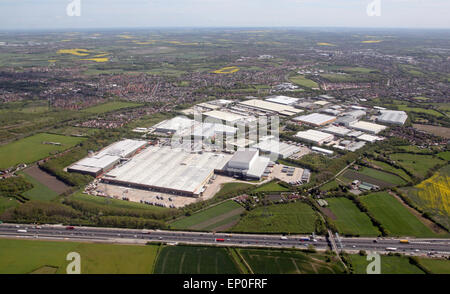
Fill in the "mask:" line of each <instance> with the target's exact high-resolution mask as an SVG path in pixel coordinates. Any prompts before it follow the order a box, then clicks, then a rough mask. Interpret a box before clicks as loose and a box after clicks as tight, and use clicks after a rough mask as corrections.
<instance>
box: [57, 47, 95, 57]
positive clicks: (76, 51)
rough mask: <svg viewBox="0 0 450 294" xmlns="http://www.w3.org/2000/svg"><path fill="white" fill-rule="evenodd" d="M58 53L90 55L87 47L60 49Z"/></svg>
mask: <svg viewBox="0 0 450 294" xmlns="http://www.w3.org/2000/svg"><path fill="white" fill-rule="evenodd" d="M57 53H58V54H72V55H76V56H87V55H89V50H87V49H78V48H76V49H60V50H58V52H57Z"/></svg>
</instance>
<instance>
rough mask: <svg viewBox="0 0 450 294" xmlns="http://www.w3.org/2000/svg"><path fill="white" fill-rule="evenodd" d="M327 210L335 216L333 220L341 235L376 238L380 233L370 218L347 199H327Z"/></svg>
mask: <svg viewBox="0 0 450 294" xmlns="http://www.w3.org/2000/svg"><path fill="white" fill-rule="evenodd" d="M327 202H328V204H329V206H328V208H329V209H330V210H331V211H332V212H333V214H334V215H335V216H336V219H333V221H334V223H335V224H336V226H337V228H338V230H339V232H340V233H341V234H344V235H345V234H349V235H359V236H378V235H379V234H380V232H379V231H378V229H377V228H376V227H375V226H374V225H373V224H372V222H371V221H370V218H369V217H368V216H367V215H366V214H365V213H363V212H361V211H360V210H359V209H358V207H357V206H356V205H355V204H354V203H353V202H352V201H351V200H349V199H347V198H327Z"/></svg>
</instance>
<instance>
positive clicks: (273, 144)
mask: <svg viewBox="0 0 450 294" xmlns="http://www.w3.org/2000/svg"><path fill="white" fill-rule="evenodd" d="M252 148H256V149H258V150H259V151H260V152H261V153H264V154H269V153H270V154H271V155H272V156H275V157H277V158H288V157H289V156H292V155H293V154H295V153H297V152H299V151H300V150H301V148H300V147H298V146H295V145H291V144H287V143H284V142H280V141H278V140H276V139H274V138H273V136H268V137H266V138H263V139H261V140H260V142H259V143H258V144H255V145H253V146H252Z"/></svg>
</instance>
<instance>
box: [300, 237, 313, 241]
mask: <svg viewBox="0 0 450 294" xmlns="http://www.w3.org/2000/svg"><path fill="white" fill-rule="evenodd" d="M300 241H311V239H310V238H309V237H300Z"/></svg>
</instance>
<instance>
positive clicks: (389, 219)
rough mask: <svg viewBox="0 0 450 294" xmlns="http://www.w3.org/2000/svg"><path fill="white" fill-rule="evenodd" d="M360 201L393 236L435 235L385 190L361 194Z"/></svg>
mask: <svg viewBox="0 0 450 294" xmlns="http://www.w3.org/2000/svg"><path fill="white" fill-rule="evenodd" d="M361 201H362V202H363V203H364V204H365V205H366V206H367V208H368V209H369V212H371V213H372V214H373V216H374V217H375V219H376V220H378V221H379V222H380V223H381V224H382V225H383V226H384V227H385V228H386V229H387V230H388V231H389V233H390V234H391V235H393V236H415V237H433V236H434V237H436V234H435V233H433V232H432V231H431V230H430V229H429V228H428V227H427V226H425V225H424V224H423V223H422V222H421V221H420V220H419V219H417V218H416V217H415V216H414V215H413V214H412V213H411V212H410V211H409V210H408V209H407V208H406V207H404V206H403V205H402V204H401V203H400V202H399V201H398V200H397V199H395V198H394V197H393V196H391V195H389V194H388V193H387V192H378V193H372V194H369V195H367V196H362V197H361Z"/></svg>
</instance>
